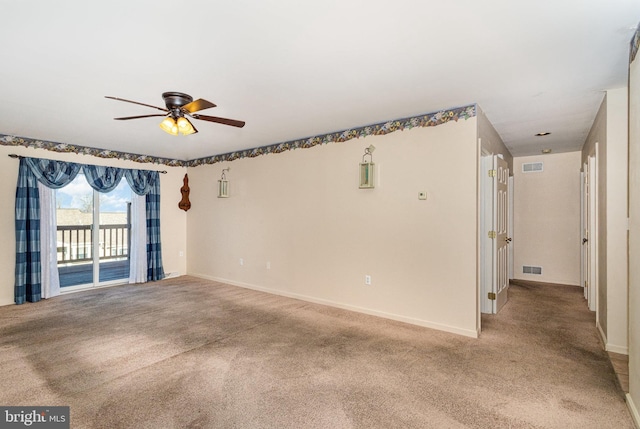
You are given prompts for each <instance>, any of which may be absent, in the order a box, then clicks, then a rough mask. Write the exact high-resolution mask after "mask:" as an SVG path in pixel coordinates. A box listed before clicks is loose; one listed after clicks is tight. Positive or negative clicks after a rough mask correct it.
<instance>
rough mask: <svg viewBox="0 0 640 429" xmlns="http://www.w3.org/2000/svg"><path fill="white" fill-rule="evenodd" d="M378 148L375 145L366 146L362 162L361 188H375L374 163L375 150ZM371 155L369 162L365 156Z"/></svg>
mask: <svg viewBox="0 0 640 429" xmlns="http://www.w3.org/2000/svg"><path fill="white" fill-rule="evenodd" d="M374 150H376V147H375V146H374V145H371V146H369V147H365V148H364V155H362V162H361V163H360V189H369V188H375V182H374V180H375V174H374V172H375V166H376V165H375V164H374V163H373V155H372V153H373V151H374ZM367 155H368V156H369V162H367V161H366V160H365V158H366V157H367Z"/></svg>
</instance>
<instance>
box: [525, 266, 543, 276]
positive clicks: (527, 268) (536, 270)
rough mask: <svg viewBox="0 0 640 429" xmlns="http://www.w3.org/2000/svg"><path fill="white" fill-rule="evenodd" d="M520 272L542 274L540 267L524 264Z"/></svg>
mask: <svg viewBox="0 0 640 429" xmlns="http://www.w3.org/2000/svg"><path fill="white" fill-rule="evenodd" d="M522 272H523V273H524V274H542V267H530V266H527V265H524V266H523V267H522Z"/></svg>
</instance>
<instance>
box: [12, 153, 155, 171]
mask: <svg viewBox="0 0 640 429" xmlns="http://www.w3.org/2000/svg"><path fill="white" fill-rule="evenodd" d="M9 158H16V159H22V158H26V157H24V156H21V155H16V154H15V153H10V154H9ZM149 171H153V170H149ZM158 173H162V174H167V170H160V171H158Z"/></svg>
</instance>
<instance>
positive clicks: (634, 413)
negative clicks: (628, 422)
mask: <svg viewBox="0 0 640 429" xmlns="http://www.w3.org/2000/svg"><path fill="white" fill-rule="evenodd" d="M626 399H627V407H628V408H629V412H630V413H631V418H633V422H634V423H635V424H636V428H638V429H640V414H638V409H637V408H636V404H635V403H634V402H633V398H631V395H630V394H628V393H627V395H626Z"/></svg>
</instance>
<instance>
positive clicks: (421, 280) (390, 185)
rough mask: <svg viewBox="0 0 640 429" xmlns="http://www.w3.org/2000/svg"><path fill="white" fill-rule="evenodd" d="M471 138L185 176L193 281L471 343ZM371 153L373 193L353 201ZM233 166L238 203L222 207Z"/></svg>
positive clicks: (288, 155)
mask: <svg viewBox="0 0 640 429" xmlns="http://www.w3.org/2000/svg"><path fill="white" fill-rule="evenodd" d="M476 127H477V121H476V118H472V119H469V120H466V121H465V120H463V121H459V122H457V123H454V122H451V123H447V124H444V125H439V126H437V127H432V128H414V129H412V130H405V131H402V132H395V133H391V134H388V135H385V136H371V137H367V138H365V139H361V140H353V141H349V142H345V143H340V144H328V145H322V146H317V147H314V148H311V149H303V150H295V151H290V152H285V153H282V154H277V155H276V154H272V155H266V156H261V157H257V158H253V159H239V160H236V161H233V162H231V163H224V164H215V165H209V166H200V167H196V168H191V169H189V177H190V183H192V186H191V196H192V198H191V199H192V204H193V205H192V209H191V211H189V217H188V240H187V242H188V246H189V247H188V273H189V274H191V275H197V276H202V277H205V278H212V279H218V280H222V281H225V282H229V283H232V284H236V285H241V286H245V287H250V288H255V289H261V290H265V291H269V292H272V293H278V294H283V295H287V296H293V297H299V298H302V299H305V300H310V301H316V302H321V303H326V304H330V305H334V306H338V307H343V308H348V309H352V310H356V311H362V312H366V313H371V314H376V315H380V316H383V317H389V318H393V319H397V320H404V321H408V322H411V323H415V324H419V325H423V326H430V327H434V328H437V329H442V330H446V331H450V332H456V333H459V334H463V335H469V336H476V335H477V318H476V314H477V304H476V293H477V292H476V291H477V289H476V266H477V264H476V258H477V207H476V206H477V196H476V195H477V194H476V186H477V165H478V158H477V154H478V147H477V128H476ZM370 144H373V145H375V146H376V151H375V152H374V155H373V158H374V161H375V163H376V167H377V172H376V173H377V184H376V188H375V189H358V163H359V162H360V161H361V158H362V154H363V153H364V148H365V147H367V146H369V145H370ZM227 166H230V167H231V171H230V172H229V173H228V175H227V177H228V178H229V180H230V187H231V197H230V198H228V199H219V198H216V183H217V180H218V179H219V177H220V174H221V171H222V169H223V168H224V167H227ZM419 192H426V193H427V200H426V201H421V200H418V193H419ZM241 258H242V259H243V260H244V265H240V263H239V260H240V259H241ZM267 263H270V268H267ZM365 275H370V276H371V283H372V284H371V285H370V286H367V285H365V284H364V278H365Z"/></svg>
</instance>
